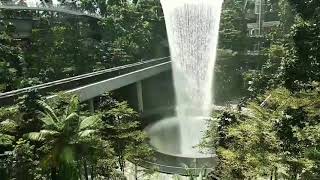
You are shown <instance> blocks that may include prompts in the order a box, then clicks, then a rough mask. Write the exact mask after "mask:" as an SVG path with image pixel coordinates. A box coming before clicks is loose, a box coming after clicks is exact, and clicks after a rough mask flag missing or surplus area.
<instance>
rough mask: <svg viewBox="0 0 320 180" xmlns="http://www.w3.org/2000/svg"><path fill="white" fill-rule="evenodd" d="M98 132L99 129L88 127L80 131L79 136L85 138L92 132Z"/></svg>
mask: <svg viewBox="0 0 320 180" xmlns="http://www.w3.org/2000/svg"><path fill="white" fill-rule="evenodd" d="M96 132H98V131H97V130H92V129H87V130H84V131H80V132H79V133H78V135H79V137H80V138H84V137H87V136H90V135H91V134H94V133H96Z"/></svg>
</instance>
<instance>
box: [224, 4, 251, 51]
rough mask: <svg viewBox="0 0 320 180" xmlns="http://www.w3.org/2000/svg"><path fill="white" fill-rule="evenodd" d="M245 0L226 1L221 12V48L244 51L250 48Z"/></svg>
mask: <svg viewBox="0 0 320 180" xmlns="http://www.w3.org/2000/svg"><path fill="white" fill-rule="evenodd" d="M244 4H245V3H244V1H243V0H231V1H226V3H225V4H224V8H223V10H222V14H221V25H220V33H219V48H222V49H230V50H233V51H236V52H238V53H243V52H244V51H246V50H247V48H248V45H249V44H248V40H249V38H248V36H247V19H246V12H245V10H244V9H243V8H244Z"/></svg>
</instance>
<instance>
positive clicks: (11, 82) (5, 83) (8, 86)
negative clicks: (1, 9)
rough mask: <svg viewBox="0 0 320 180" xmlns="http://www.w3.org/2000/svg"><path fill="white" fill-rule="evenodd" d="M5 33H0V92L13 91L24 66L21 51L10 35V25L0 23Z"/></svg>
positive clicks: (11, 30)
mask: <svg viewBox="0 0 320 180" xmlns="http://www.w3.org/2000/svg"><path fill="white" fill-rule="evenodd" d="M0 26H4V27H5V31H1V32H0V55H1V56H0V92H4V91H10V90H13V89H15V87H16V86H17V85H18V84H19V80H21V76H22V75H23V74H22V72H23V67H24V65H25V62H24V58H23V52H22V49H21V48H20V47H19V45H18V43H17V41H15V40H14V39H13V38H12V37H11V36H10V35H11V34H12V33H13V31H14V29H13V26H12V25H11V24H8V23H4V22H3V21H0Z"/></svg>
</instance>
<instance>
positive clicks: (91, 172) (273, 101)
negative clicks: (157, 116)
mask: <svg viewBox="0 0 320 180" xmlns="http://www.w3.org/2000/svg"><path fill="white" fill-rule="evenodd" d="M245 2H247V1H245V0H229V1H226V2H225V4H224V9H223V12H222V17H221V28H220V39H219V54H220V56H219V58H218V62H217V66H216V69H215V72H216V74H215V78H216V87H218V88H216V89H215V94H216V101H217V102H220V101H221V102H223V103H225V102H226V101H228V100H232V99H235V98H239V97H243V98H242V99H241V101H240V102H239V100H238V99H237V101H236V102H237V103H238V108H237V109H232V108H230V109H227V110H225V111H224V112H219V113H216V112H215V113H213V114H214V115H213V117H214V120H213V121H211V122H210V128H209V130H208V132H207V138H206V141H204V142H203V144H202V146H203V147H206V148H211V149H215V150H216V152H217V155H218V158H219V163H218V165H217V167H216V172H215V174H216V175H218V176H220V177H221V178H222V179H226V180H227V179H236V180H240V179H258V178H268V179H289V180H294V179H307V180H309V179H310V180H312V179H320V174H319V172H320V166H319V159H320V150H319V148H320V136H319V135H318V134H319V133H320V123H319V122H320V119H319V117H320V111H319V107H320V96H319V94H320V84H319V83H320V65H319V64H320V62H319V58H320V54H319V52H320V46H319V42H320V39H319V38H320V26H319V20H320V13H319V9H320V5H319V2H318V1H317V0H267V1H266V7H265V8H266V12H265V14H266V20H274V19H277V20H280V25H279V26H276V27H274V28H273V29H272V30H271V31H269V32H267V33H265V34H263V35H261V36H259V37H254V38H252V37H251V38H250V37H248V27H247V23H252V19H250V18H249V17H248V13H249V11H252V9H253V8H254V7H253V8H252V7H251V6H254V3H252V2H250V1H248V4H247V6H248V7H249V8H245V7H244V4H245ZM61 3H62V4H65V5H67V6H69V7H73V8H76V9H80V10H83V11H88V12H92V13H98V14H99V15H100V16H101V17H102V19H100V20H98V19H94V18H90V17H85V16H83V17H76V16H72V15H67V14H62V13H56V12H30V11H11V10H1V11H0V16H1V20H0V23H1V24H0V27H3V28H2V29H1V31H0V92H6V91H10V90H14V89H18V88H22V87H28V86H31V85H35V84H41V83H43V82H49V81H52V80H57V79H62V78H66V77H71V76H75V75H79V74H84V73H88V72H92V71H97V70H101V69H105V68H110V67H114V66H118V65H123V64H127V63H132V62H136V61H140V60H141V59H149V58H154V57H156V56H162V55H163V52H159V51H161V50H159V45H160V42H161V41H162V40H163V39H165V26H164V19H163V16H162V11H161V7H160V4H159V2H153V1H136V0H133V1H132V2H130V3H129V2H127V1H122V0H108V1H99V0H87V1H82V0H81V1H61ZM12 17H15V18H17V17H18V18H22V19H24V20H26V19H27V20H28V19H29V20H30V19H31V20H32V19H33V21H34V25H33V26H34V27H33V29H32V31H31V36H29V37H27V38H25V37H24V38H19V37H18V38H17V37H16V34H17V32H18V31H19V30H18V29H17V28H15V26H14V24H13V21H12ZM257 41H259V42H261V43H262V44H263V45H264V49H261V52H260V54H259V55H258V56H252V55H248V53H247V52H248V50H250V49H251V48H252V47H251V46H252V44H254V43H255V42H257ZM166 53H167V52H164V54H166ZM95 109H96V111H95V112H90V111H89V107H88V105H86V104H80V102H79V100H78V97H76V96H65V95H61V96H59V98H58V99H55V100H52V101H47V100H44V98H43V97H41V96H40V95H39V94H38V93H37V92H36V91H32V92H29V94H28V95H26V96H24V97H21V98H20V100H19V103H18V104H16V105H14V106H11V107H3V108H0V154H1V156H0V161H1V162H0V179H16V180H26V179H27V180H28V179H30V180H31V179H32V180H33V179H35V180H37V179H39V180H40V179H52V180H57V179H59V180H64V179H66V180H67V179H68V180H69V179H86V180H88V179H89V178H91V179H121V178H124V175H123V174H124V172H125V170H126V169H127V168H129V167H128V165H127V164H126V163H128V160H130V162H133V163H136V164H139V161H141V160H143V159H145V158H152V151H151V150H150V149H149V148H148V146H146V140H147V137H146V135H145V134H144V133H143V132H142V131H141V125H140V124H141V122H140V118H139V114H138V113H137V112H135V111H134V110H133V109H131V108H130V107H129V105H128V104H127V103H126V102H124V101H118V100H116V98H114V97H113V96H111V95H109V94H105V95H103V96H100V97H98V98H96V101H95ZM3 153H5V154H3Z"/></svg>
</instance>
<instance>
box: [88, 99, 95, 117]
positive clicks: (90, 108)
mask: <svg viewBox="0 0 320 180" xmlns="http://www.w3.org/2000/svg"><path fill="white" fill-rule="evenodd" d="M93 103H94V102H93V98H92V99H90V100H89V110H90V113H91V114H93V113H94V104H93Z"/></svg>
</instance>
